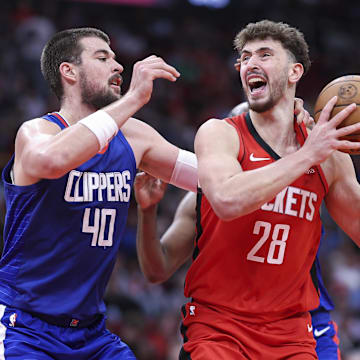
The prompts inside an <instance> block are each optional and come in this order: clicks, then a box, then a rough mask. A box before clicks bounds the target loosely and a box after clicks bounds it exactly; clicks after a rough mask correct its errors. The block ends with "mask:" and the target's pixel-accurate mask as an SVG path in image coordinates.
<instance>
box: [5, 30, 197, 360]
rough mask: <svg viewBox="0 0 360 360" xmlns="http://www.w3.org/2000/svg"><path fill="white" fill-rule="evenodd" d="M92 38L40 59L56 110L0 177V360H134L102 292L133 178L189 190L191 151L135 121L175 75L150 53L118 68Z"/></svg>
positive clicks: (62, 35) (70, 34)
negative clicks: (1, 199)
mask: <svg viewBox="0 0 360 360" xmlns="http://www.w3.org/2000/svg"><path fill="white" fill-rule="evenodd" d="M109 43H110V42H109V37H108V36H107V35H106V34H105V33H103V32H102V31H100V30H98V29H93V28H79V29H70V30H65V31H62V32H59V33H57V34H55V36H54V37H53V38H52V39H50V40H49V42H48V43H47V45H46V46H45V48H44V50H43V53H42V57H41V68H42V72H43V75H44V77H45V79H46V80H47V81H48V82H49V85H50V87H51V88H52V90H53V91H54V92H55V94H56V95H57V97H58V98H59V100H60V110H59V111H58V112H54V113H51V114H47V115H45V116H42V117H40V118H37V119H33V120H29V121H27V122H25V123H24V124H23V125H22V126H21V128H20V129H19V131H18V133H17V136H16V140H15V154H14V156H13V157H12V158H11V160H10V161H9V163H8V164H7V166H6V167H5V169H4V171H3V174H2V179H3V182H4V188H5V198H6V205H7V213H6V219H5V229H4V242H5V244H4V251H3V255H2V258H1V260H0V304H1V305H0V358H2V359H7V360H9V359H14V360H15V359H17V360H18V359H25V358H26V359H37V360H40V359H41V360H55V359H56V360H69V359H72V360H110V359H111V360H113V359H117V360H118V359H126V360H127V359H134V358H135V357H134V355H133V353H132V351H131V350H130V349H129V348H128V346H127V345H126V344H124V343H123V342H122V341H121V340H120V339H119V338H118V337H117V336H115V335H113V334H111V333H110V332H108V331H107V330H106V328H105V316H104V314H105V305H104V302H103V295H104V290H105V288H106V285H107V282H108V279H109V277H110V274H111V272H112V269H113V265H114V262H115V257H116V254H117V251H118V248H119V242H120V241H121V237H122V235H123V232H124V228H125V223H126V218H127V213H128V207H129V200H130V192H131V189H132V186H133V181H134V178H135V173H136V169H137V168H139V169H143V170H144V171H147V172H149V173H150V174H152V175H154V176H157V177H159V178H161V179H163V180H164V181H166V182H168V181H169V182H170V183H173V184H174V185H176V186H179V187H182V188H184V189H187V190H192V191H196V185H197V168H196V158H195V155H194V154H193V153H190V152H187V151H184V150H181V149H179V148H177V147H176V146H174V145H172V144H170V143H169V142H167V141H166V140H165V139H164V138H163V137H162V136H160V134H159V133H158V132H157V131H155V130H154V129H153V128H152V127H150V126H149V125H147V124H146V123H144V122H142V121H140V120H137V119H135V118H132V117H131V116H132V115H133V114H134V113H135V112H136V111H138V110H139V109H140V108H141V107H142V106H143V105H145V104H146V103H147V102H148V101H149V100H150V97H151V93H152V90H153V81H154V80H155V79H158V78H162V79H166V80H169V81H176V79H177V78H178V77H179V75H180V74H179V73H178V72H177V70H176V69H175V68H173V67H172V66H170V65H168V64H167V63H165V62H164V60H162V59H161V58H159V57H157V56H155V55H152V56H149V57H147V58H146V59H144V60H142V61H139V62H137V63H136V64H135V65H134V69H133V74H132V79H131V83H130V87H129V90H128V92H127V93H126V94H125V95H124V96H121V83H122V78H121V73H122V71H123V67H122V66H121V65H120V64H119V63H118V62H117V61H116V60H115V54H114V52H113V51H112V49H111V48H110V45H109Z"/></svg>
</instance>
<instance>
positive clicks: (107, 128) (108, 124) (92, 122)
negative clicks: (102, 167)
mask: <svg viewBox="0 0 360 360" xmlns="http://www.w3.org/2000/svg"><path fill="white" fill-rule="evenodd" d="M79 124H82V125H84V126H86V127H87V128H88V129H89V130H90V131H91V132H93V133H94V135H95V136H96V138H97V140H98V142H99V145H100V149H99V150H102V149H103V148H104V147H105V146H106V145H107V144H108V142H110V140H111V139H112V138H113V137H114V136H115V135H116V134H117V132H118V131H119V128H118V126H117V124H116V122H115V120H114V119H113V118H112V117H111V116H110V115H109V114H108V113H107V112H106V111H104V110H98V111H96V112H94V113H93V114H91V115H89V116H86V117H85V118H83V119H82V120H80V121H79Z"/></svg>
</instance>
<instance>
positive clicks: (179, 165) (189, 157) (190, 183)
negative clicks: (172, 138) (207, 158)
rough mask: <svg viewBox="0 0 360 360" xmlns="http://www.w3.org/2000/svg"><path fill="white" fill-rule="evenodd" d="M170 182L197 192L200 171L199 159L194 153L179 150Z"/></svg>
mask: <svg viewBox="0 0 360 360" xmlns="http://www.w3.org/2000/svg"><path fill="white" fill-rule="evenodd" d="M169 182H170V184H172V185H175V186H177V187H179V188H182V189H185V190H188V191H192V192H197V185H198V170H197V159H196V155H195V154H194V153H192V152H190V151H187V150H182V149H180V150H179V154H178V157H177V159H176V163H175V166H174V170H173V172H172V175H171V179H170V181H169Z"/></svg>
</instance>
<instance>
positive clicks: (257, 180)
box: [180, 20, 360, 360]
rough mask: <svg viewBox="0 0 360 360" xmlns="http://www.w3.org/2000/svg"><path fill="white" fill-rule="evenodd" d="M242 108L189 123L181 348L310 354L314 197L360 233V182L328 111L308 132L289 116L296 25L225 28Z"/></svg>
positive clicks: (304, 63)
mask: <svg viewBox="0 0 360 360" xmlns="http://www.w3.org/2000/svg"><path fill="white" fill-rule="evenodd" d="M235 46H236V49H237V50H238V51H239V54H240V58H239V60H238V69H239V71H240V77H241V82H242V85H243V88H244V92H245V94H246V97H247V100H248V102H249V106H250V111H249V113H248V115H246V116H244V115H240V116H236V117H233V118H230V119H227V120H225V121H223V120H218V119H211V120H208V121H207V122H205V123H204V124H203V125H202V126H201V127H200V128H199V130H198V132H197V134H196V138H195V152H196V155H197V158H198V171H199V184H200V186H201V190H200V191H199V194H198V202H197V216H198V219H197V238H196V248H195V251H194V254H193V262H192V265H191V266H190V269H189V271H188V273H187V277H186V281H185V296H186V297H189V298H190V299H191V301H190V302H189V303H187V304H186V306H184V309H183V321H182V334H183V337H184V345H183V348H182V351H181V354H180V359H193V360H202V359H204V360H205V359H206V360H215V359H226V360H242V359H251V360H260V359H266V360H279V359H291V360H295V359H296V360H310V359H317V355H316V352H315V341H314V338H313V334H312V323H311V317H310V314H309V310H311V309H314V308H316V307H317V306H318V304H319V293H318V289H317V283H316V280H315V279H316V273H315V272H316V269H315V266H314V262H315V256H316V252H317V249H318V246H319V241H320V235H321V221H320V214H319V209H320V204H321V202H322V200H323V199H324V200H325V202H326V205H327V209H328V210H329V212H330V213H331V215H332V217H333V218H334V219H335V221H336V222H337V224H338V225H339V226H341V227H342V229H343V230H344V231H345V232H346V233H347V234H348V235H349V236H350V237H351V238H352V239H353V240H354V241H355V242H356V243H357V244H358V245H359V244H360V185H359V184H358V182H357V181H356V177H355V171H354V168H353V164H352V161H351V159H350V156H349V155H348V154H345V153H343V152H340V151H337V150H346V149H350V148H354V149H360V143H350V142H348V141H342V140H339V138H340V137H341V136H344V135H346V134H349V133H351V132H353V131H355V130H358V129H360V124H357V125H352V126H350V127H346V128H342V129H336V126H337V125H338V124H339V123H340V122H341V121H342V120H343V119H344V118H346V116H348V115H349V114H350V113H351V112H352V111H353V110H354V109H355V104H352V105H349V106H348V107H347V108H346V109H344V110H343V111H342V112H341V113H339V114H338V115H336V116H334V117H333V118H331V119H329V118H330V113H331V110H332V108H333V106H334V105H335V103H336V97H334V98H333V99H331V100H330V101H329V102H328V104H327V105H326V106H325V108H324V110H323V111H322V113H321V116H320V118H319V121H318V123H317V124H316V125H315V126H314V127H313V129H312V131H311V132H310V133H308V132H307V130H306V128H305V126H301V125H300V126H299V125H298V124H297V122H296V121H294V115H293V109H294V97H295V90H296V85H297V83H298V81H299V80H300V78H301V77H302V75H303V74H304V73H305V72H306V71H307V70H308V68H309V66H310V61H309V57H308V46H307V44H306V42H305V40H304V37H303V35H302V33H300V32H299V31H298V30H297V29H294V28H292V27H290V26H289V25H287V24H284V23H274V22H271V21H267V20H264V21H260V22H258V23H251V24H248V25H247V26H246V27H245V28H244V29H243V30H242V31H241V32H239V34H238V35H237V36H236V38H235Z"/></svg>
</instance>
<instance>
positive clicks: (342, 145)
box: [337, 140, 360, 150]
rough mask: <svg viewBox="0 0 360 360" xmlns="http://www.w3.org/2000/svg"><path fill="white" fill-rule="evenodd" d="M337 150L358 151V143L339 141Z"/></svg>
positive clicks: (359, 144) (359, 146) (359, 143)
mask: <svg viewBox="0 0 360 360" xmlns="http://www.w3.org/2000/svg"><path fill="white" fill-rule="evenodd" d="M337 148H338V150H360V142H355V141H349V140H339V145H338V147H337Z"/></svg>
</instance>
